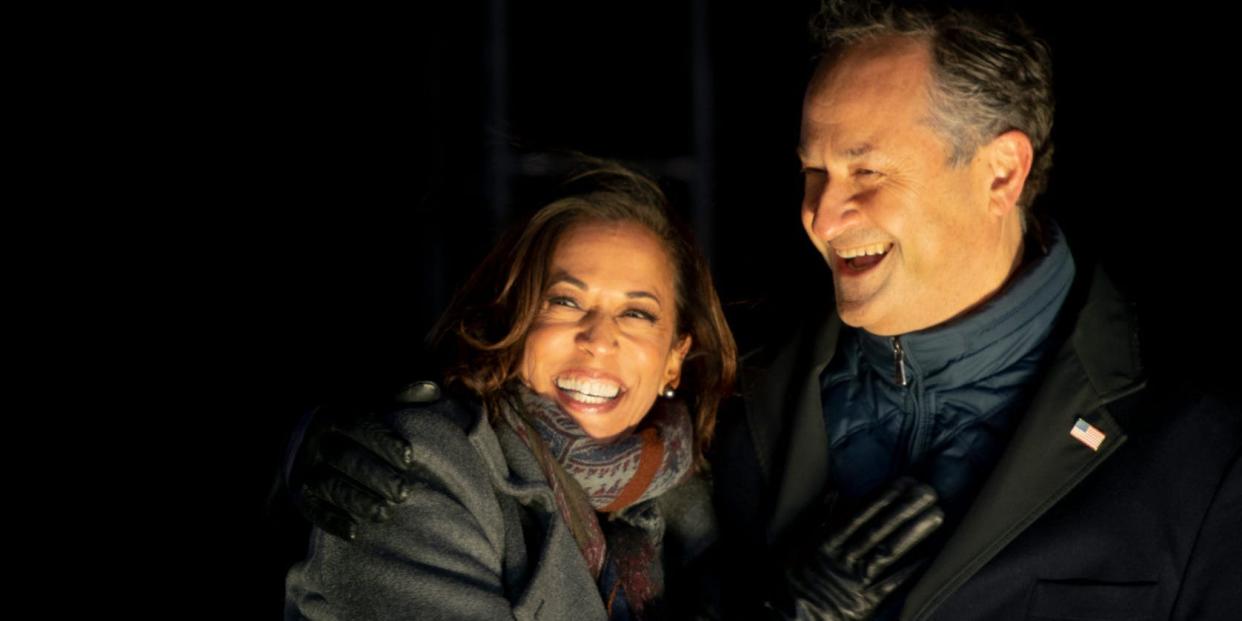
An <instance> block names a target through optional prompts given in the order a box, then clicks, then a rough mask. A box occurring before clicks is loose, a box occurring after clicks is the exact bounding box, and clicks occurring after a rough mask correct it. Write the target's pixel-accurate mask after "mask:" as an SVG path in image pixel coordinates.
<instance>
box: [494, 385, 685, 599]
mask: <svg viewBox="0 0 1242 621" xmlns="http://www.w3.org/2000/svg"><path fill="white" fill-rule="evenodd" d="M507 397H508V398H507V399H505V400H503V401H502V408H501V410H502V411H501V414H502V415H503V417H504V420H505V421H506V422H507V423H508V424H509V426H510V427H512V428H513V430H514V431H515V432H517V434H518V437H520V438H521V439H522V441H523V442H525V443H526V445H527V446H528V447H530V449H531V452H532V453H534V455H535V459H536V460H537V461H538V462H539V466H540V468H541V469H542V470H543V472H544V475H545V476H546V477H547V479H548V483H549V484H550V486H551V487H552V492H553V494H554V495H555V496H556V504H557V507H558V508H559V509H560V512H561V516H562V517H564V518H565V522H566V523H567V524H568V525H569V529H570V531H571V532H572V533H573V535H574V539H575V540H576V541H577V542H578V547H579V548H580V549H581V550H582V556H583V558H585V559H586V561H587V566H588V567H589V568H590V570H591V574H592V576H594V577H595V579H596V580H597V581H598V582H599V584H600V592H601V596H602V597H603V598H604V602H605V604H606V605H607V607H608V610H609V616H610V617H611V618H630V617H631V616H632V617H636V618H642V616H643V611H644V608H645V604H647V603H650V602H653V601H655V600H657V599H658V598H659V597H660V594H661V591H662V590H663V585H662V584H659V583H662V582H663V580H661V579H659V578H660V576H659V573H660V572H659V560H660V559H659V558H658V554H657V553H656V550H655V542H654V541H649V538H647V537H643V536H642V535H641V533H638V532H634V530H635V529H632V528H626V527H624V526H623V525H621V524H622V523H621V522H620V521H615V522H614V521H613V520H608V521H607V522H606V523H605V526H606V528H601V524H600V523H601V520H606V519H607V516H604V515H597V514H596V512H600V513H603V514H609V515H611V514H615V513H616V512H618V511H621V510H623V509H625V508H627V507H630V506H633V505H635V504H638V503H641V502H643V501H645V500H649V499H652V498H656V497H658V496H659V495H660V494H663V493H664V492H666V491H668V490H669V489H671V488H673V487H674V486H675V485H677V484H678V483H680V482H682V481H683V480H684V479H685V478H686V477H687V476H688V475H690V474H691V473H692V472H693V470H694V461H693V452H692V443H693V442H694V429H693V427H692V425H691V422H690V414H689V413H688V412H687V411H686V407H685V405H684V404H682V402H680V401H671V400H667V399H658V400H657V401H656V404H655V405H654V406H653V407H652V409H651V411H650V412H648V413H647V415H646V416H645V417H644V418H643V420H642V422H641V423H640V424H639V425H638V427H637V428H636V429H634V431H633V432H632V433H628V434H625V435H623V436H621V437H620V438H615V439H612V440H608V441H601V440H596V439H594V438H592V437H590V436H588V435H587V434H586V432H585V431H583V430H582V428H581V427H579V426H578V424H577V423H576V422H575V421H574V419H573V418H571V417H570V416H569V415H568V414H566V413H565V411H564V410H562V409H561V408H560V406H558V405H557V404H556V402H555V401H553V400H552V399H549V398H547V397H542V396H540V395H538V394H535V393H534V392H532V391H531V390H530V389H529V388H526V387H525V386H523V385H521V384H516V383H515V384H514V386H513V387H512V388H511V390H509V391H508V395H507ZM532 430H533V431H534V433H533V434H532V433H531V431H532ZM605 530H607V531H608V532H607V533H605Z"/></svg>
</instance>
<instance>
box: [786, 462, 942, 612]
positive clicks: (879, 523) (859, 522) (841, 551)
mask: <svg viewBox="0 0 1242 621" xmlns="http://www.w3.org/2000/svg"><path fill="white" fill-rule="evenodd" d="M936 501H937V497H936V492H935V490H933V489H932V488H931V487H929V486H927V485H924V484H922V483H919V482H917V481H915V480H913V479H909V478H902V479H898V480H897V481H896V482H895V483H893V485H892V486H891V487H889V488H887V489H885V490H884V491H883V492H881V493H880V495H879V496H878V498H877V499H876V500H875V501H873V502H872V503H871V504H869V505H867V506H865V507H864V508H863V509H862V510H861V511H859V512H858V513H855V514H853V515H852V516H849V517H847V518H845V519H830V522H829V523H830V524H832V525H835V526H830V529H829V531H828V534H827V536H826V537H825V538H824V539H823V540H822V542H821V543H820V544H819V546H818V547H817V548H816V549H815V550H814V552H813V553H812V554H810V555H809V557H807V558H806V559H805V560H804V561H803V562H801V563H800V564H798V565H797V566H796V567H794V568H793V569H791V570H790V571H788V572H787V574H786V589H787V591H788V593H787V594H788V600H786V602H785V603H784V604H785V605H783V606H780V607H779V608H783V610H779V609H778V607H777V606H772V605H770V608H772V609H773V610H777V612H778V613H779V617H780V618H784V619H798V620H802V619H828V620H832V621H837V620H846V619H848V620H851V621H854V620H860V619H870V618H871V616H872V615H874V614H875V612H876V610H877V609H878V608H879V606H880V604H881V603H882V602H883V601H884V598H886V597H887V596H888V595H889V594H890V593H892V592H893V591H895V590H897V588H898V587H900V586H901V585H902V584H903V583H905V582H906V581H907V580H908V579H910V577H911V576H912V575H914V573H915V572H916V571H918V570H919V569H920V568H921V567H922V566H923V565H924V564H925V563H926V559H923V560H917V559H908V558H906V556H907V554H908V553H909V552H910V551H911V549H913V548H914V547H915V546H917V545H918V544H919V543H920V542H922V541H924V540H925V539H927V537H928V536H929V535H931V534H932V533H933V532H935V530H936V529H937V528H939V527H940V525H941V524H943V523H944V512H943V511H941V510H940V508H939V507H937V506H936ZM890 570H891V571H890Z"/></svg>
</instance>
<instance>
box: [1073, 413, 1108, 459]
mask: <svg viewBox="0 0 1242 621" xmlns="http://www.w3.org/2000/svg"><path fill="white" fill-rule="evenodd" d="M1070 435H1071V436H1074V439H1075V440H1078V441H1079V442H1082V443H1083V444H1086V445H1087V448H1089V449H1091V450H1093V451H1098V450H1100V444H1101V443H1102V442H1104V433H1103V432H1101V431H1100V430H1099V429H1096V428H1095V427H1092V426H1091V424H1090V423H1088V422H1087V421H1085V420H1083V419H1081V418H1080V419H1078V422H1076V423H1074V428H1073V429H1070Z"/></svg>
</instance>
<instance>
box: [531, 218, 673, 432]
mask: <svg viewBox="0 0 1242 621" xmlns="http://www.w3.org/2000/svg"><path fill="white" fill-rule="evenodd" d="M547 282H548V285H547V290H546V291H544V296H543V303H542V306H541V307H540V309H539V314H538V316H537V317H536V319H535V322H534V323H533V324H532V325H531V329H530V332H528V333H527V335H526V344H525V348H524V351H523V354H522V363H521V370H520V374H521V378H522V381H524V382H525V383H526V385H527V386H529V387H530V388H531V389H532V390H534V391H535V392H537V393H539V394H541V395H544V396H546V397H551V398H552V399H554V400H555V401H556V402H557V403H558V404H560V405H561V407H562V408H564V409H565V411H566V412H568V413H569V415H570V416H572V417H573V419H574V420H575V421H577V422H578V424H579V425H580V426H581V427H582V428H583V430H585V431H586V433H587V434H588V435H590V436H591V437H593V438H601V439H603V438H611V437H614V436H617V435H618V434H621V433H623V432H625V431H627V430H630V429H632V428H633V427H634V426H636V425H637V424H638V422H639V421H640V420H642V418H643V416H644V415H646V414H647V411H648V410H650V409H651V406H652V404H653V403H655V400H656V397H657V396H658V395H659V393H660V392H661V391H662V390H663V389H664V387H665V385H667V384H671V385H673V386H674V387H676V385H677V382H678V379H679V377H680V373H681V362H682V359H683V358H684V357H685V355H686V352H687V351H688V350H689V349H690V337H689V336H686V337H683V338H677V334H676V326H677V303H676V299H675V297H674V289H673V268H672V265H671V263H670V261H669V257H668V255H667V253H666V252H665V251H664V247H663V246H662V245H661V243H660V241H659V240H658V239H656V237H655V235H654V234H652V233H651V232H650V231H648V230H647V229H646V228H645V227H643V226H641V225H638V224H633V223H628V222H622V223H586V224H578V225H575V226H572V227H570V229H569V230H568V231H566V232H565V233H564V234H563V235H562V236H561V239H560V240H559V242H558V243H557V245H556V248H555V250H554V251H553V254H552V261H551V267H550V269H549V272H548V281H547Z"/></svg>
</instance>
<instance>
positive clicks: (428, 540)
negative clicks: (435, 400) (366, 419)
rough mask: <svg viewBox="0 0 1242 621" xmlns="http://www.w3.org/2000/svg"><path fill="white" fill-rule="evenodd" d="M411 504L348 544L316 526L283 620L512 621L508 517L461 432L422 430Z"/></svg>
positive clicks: (431, 425) (438, 425)
mask: <svg viewBox="0 0 1242 621" xmlns="http://www.w3.org/2000/svg"><path fill="white" fill-rule="evenodd" d="M420 427H421V428H420V430H419V432H418V437H417V438H414V439H412V442H415V443H416V446H415V449H416V452H417V453H418V454H420V455H422V456H423V459H421V461H423V462H424V463H422V464H421V465H422V466H423V469H422V471H421V472H420V475H419V476H418V477H417V481H416V482H417V484H418V487H417V489H416V490H415V491H414V494H413V497H412V499H411V502H409V503H408V504H405V505H401V506H399V507H395V510H394V511H393V514H392V518H391V519H390V520H389V521H388V522H385V523H382V524H373V523H360V524H359V528H358V537H357V540H356V541H354V542H352V543H350V542H346V541H344V540H341V539H339V538H337V537H335V536H333V535H329V534H327V533H325V532H323V531H321V530H319V529H315V530H314V531H313V533H312V535H311V542H310V550H309V553H308V557H307V559H306V560H305V561H303V562H302V563H299V564H298V565H295V566H294V567H293V569H291V570H290V572H289V575H288V577H287V579H286V598H285V618H286V619H414V618H417V619H480V620H482V619H487V620H492V619H511V618H513V612H512V608H511V604H510V602H509V601H508V599H506V597H505V592H504V586H503V581H502V571H503V568H502V556H503V550H504V528H505V526H504V517H503V515H502V512H501V509H500V507H499V505H498V504H497V501H496V497H495V494H494V493H493V491H492V488H491V486H490V483H489V480H488V478H487V473H486V470H485V469H484V466H483V465H482V463H481V462H480V460H479V458H478V455H477V454H476V453H475V452H474V450H473V449H472V448H471V447H470V445H469V442H468V441H467V439H466V437H465V435H464V434H463V433H462V431H461V429H460V428H458V427H456V426H455V425H452V424H451V423H447V422H446V421H443V420H442V419H431V418H429V419H427V420H425V421H423V423H422V424H421V425H420Z"/></svg>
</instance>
